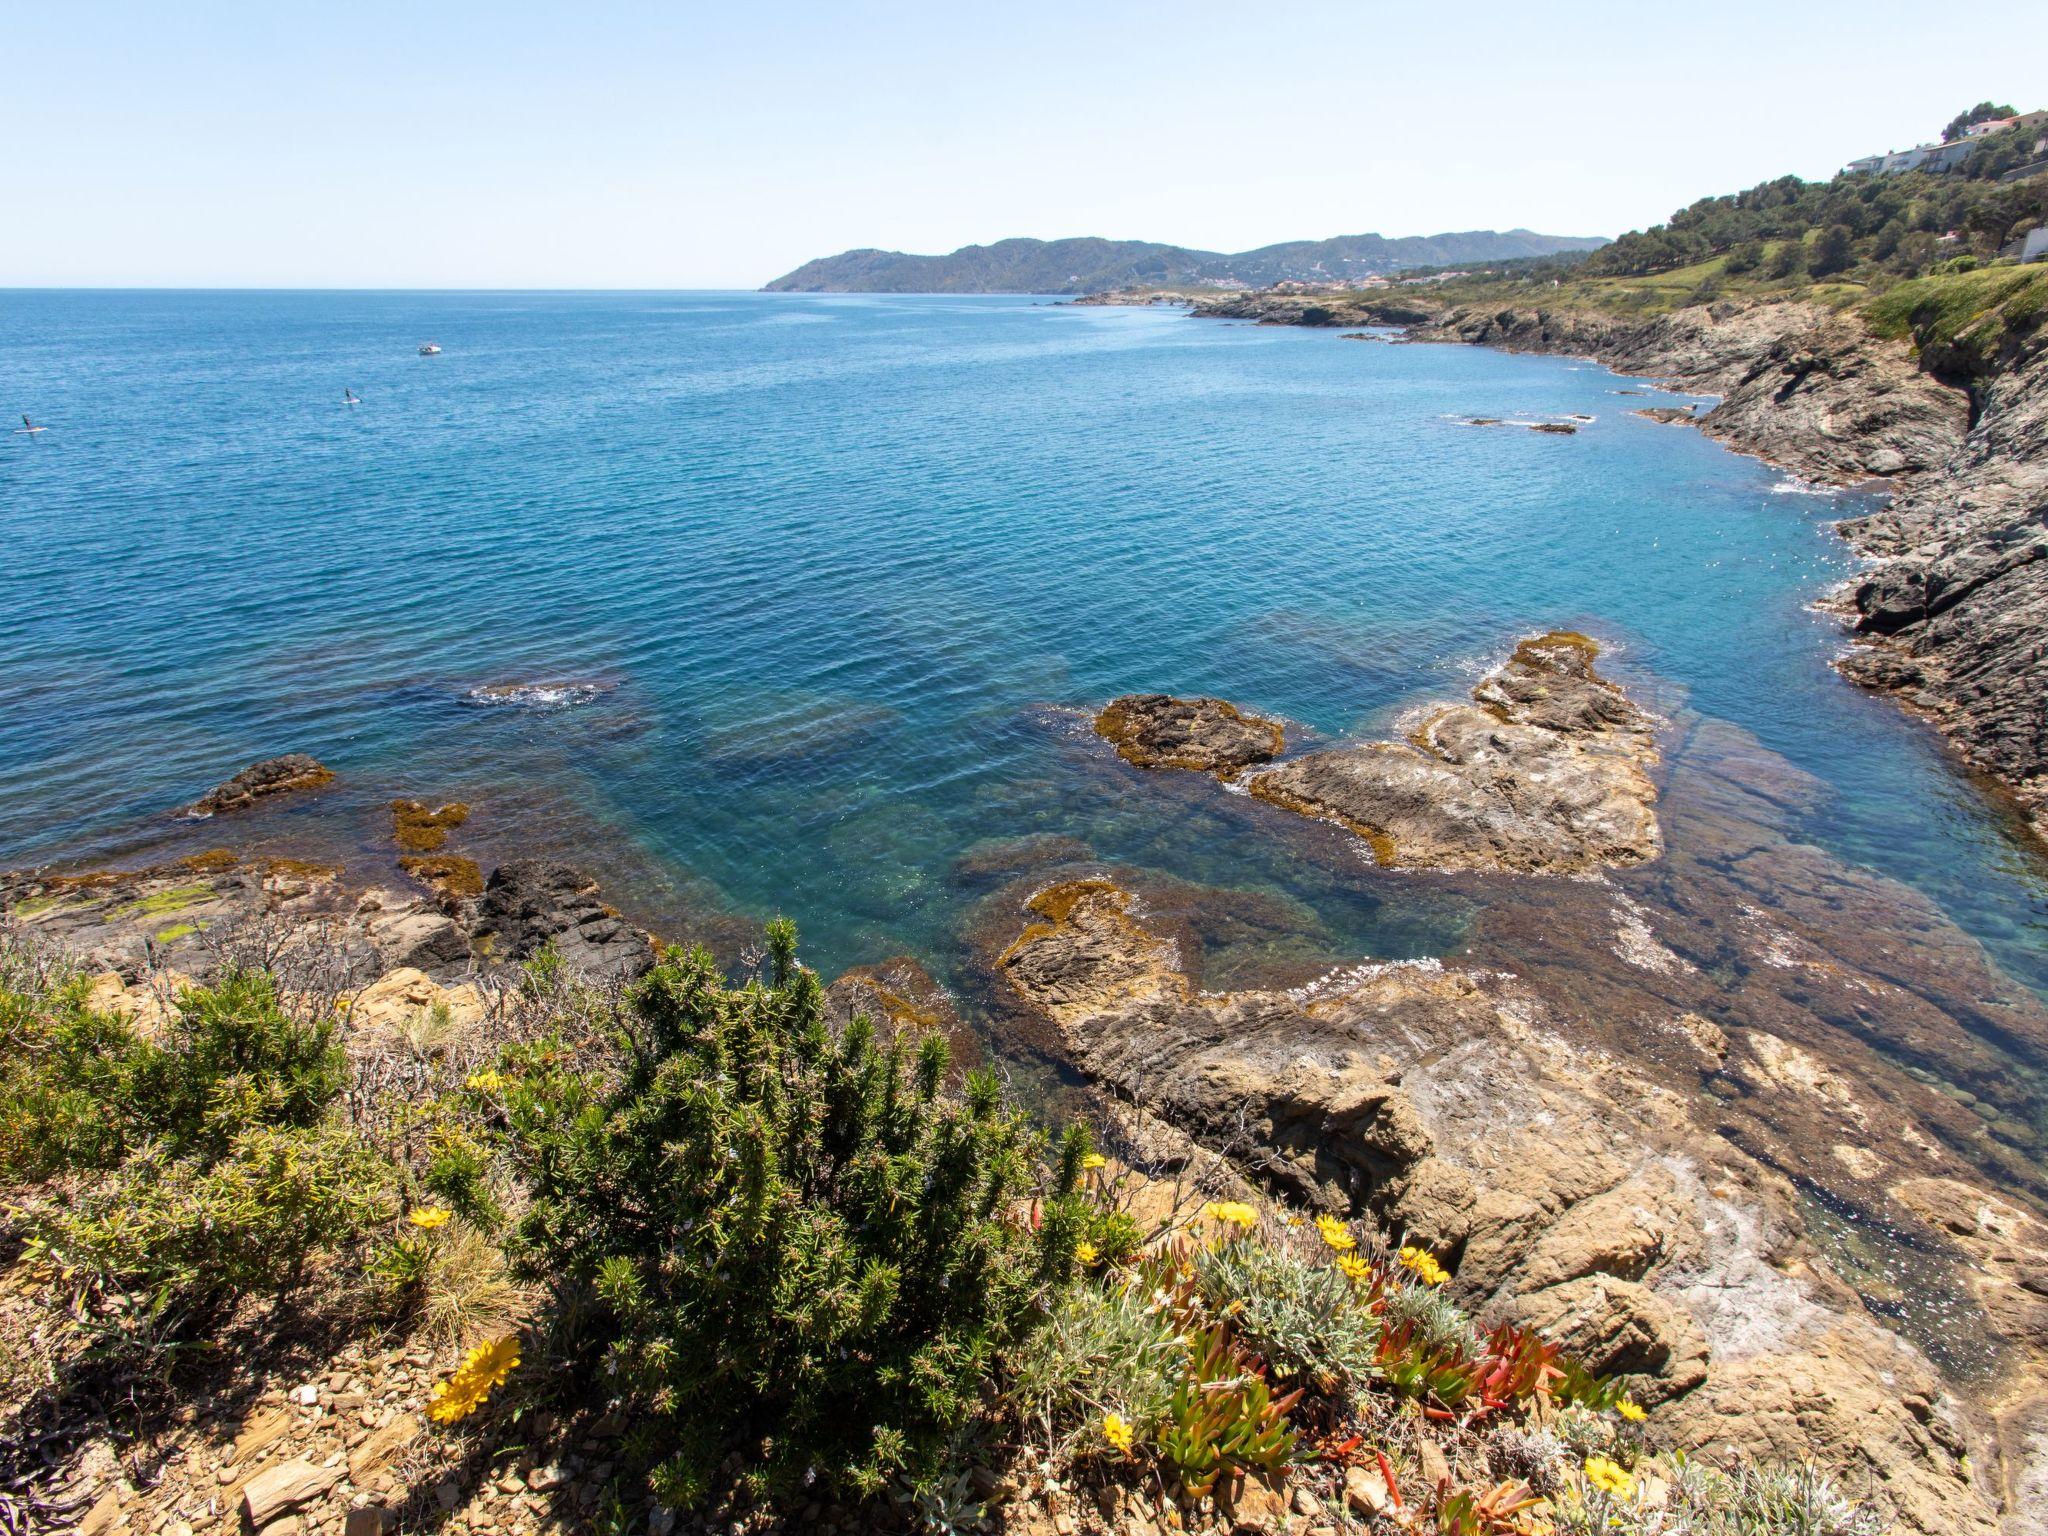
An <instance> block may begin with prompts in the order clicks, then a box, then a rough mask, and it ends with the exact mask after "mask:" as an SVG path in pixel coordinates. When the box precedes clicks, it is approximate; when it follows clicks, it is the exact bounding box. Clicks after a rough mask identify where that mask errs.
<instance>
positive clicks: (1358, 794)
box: [1248, 633, 1661, 874]
mask: <svg viewBox="0 0 2048 1536" xmlns="http://www.w3.org/2000/svg"><path fill="white" fill-rule="evenodd" d="M1598 652H1599V647H1598V646H1597V645H1596V644H1595V643H1594V642H1593V641H1591V640H1589V639H1587V638H1586V637H1585V636H1583V635H1574V634H1565V633H1552V634H1547V635H1541V636H1538V637H1537V638H1535V639H1533V640H1526V641H1524V642H1523V643H1522V644H1521V645H1519V646H1518V647H1516V649H1515V653H1514V655H1513V657H1512V658H1510V659H1509V661H1508V662H1507V663H1506V664H1505V665H1503V666H1502V667H1500V668H1499V669H1498V670H1496V671H1495V672H1494V673H1493V674H1492V675H1490V676H1489V677H1487V678H1486V679H1485V680H1484V681H1483V682H1481V683H1480V685H1479V686H1478V687H1477V688H1476V689H1474V690H1473V694H1472V698H1473V702H1472V703H1471V704H1454V705H1448V706H1446V707H1444V708H1441V709H1438V710H1436V711H1435V712H1434V713H1433V714H1431V715H1430V716H1429V717H1428V718H1427V719H1426V720H1425V721H1423V723H1422V724H1421V725H1419V726H1418V727H1417V728H1416V730H1415V731H1414V732H1413V734H1412V735H1411V736H1410V738H1409V739H1408V740H1407V741H1404V742H1375V743H1372V744H1371V745H1368V746H1363V747H1346V748H1338V749H1335V750H1332V751H1327V752H1312V753H1310V754H1308V755H1307V756H1305V757H1298V758H1296V759H1294V761H1292V762H1290V763H1286V764H1283V765H1282V766H1280V767H1278V768H1275V769H1271V770H1269V771H1267V772H1265V773H1261V774H1258V775H1256V776H1254V777H1253V778H1252V779H1251V780H1250V781H1249V785H1248V787H1249V788H1250V790H1251V792H1252V793H1253V794H1254V795H1256V796H1258V797H1259V798H1260V799H1262V800H1269V801H1271V802H1273V803H1274V804H1276V805H1280V806H1284V807H1285V808H1287V809H1288V810H1293V811H1299V812H1301V813H1302V814H1304V815H1309V816H1317V817H1322V818H1325V819H1328V820H1332V821H1336V822H1338V823H1340V824H1341V825H1343V826H1346V827H1348V828H1350V829H1351V830H1352V831H1354V832H1356V833H1358V835H1359V836H1361V837H1363V838H1365V839H1366V841H1367V842H1368V843H1369V844H1370V845H1371V846H1372V850H1373V855H1374V857H1375V858H1376V859H1377V860H1378V861H1379V862H1380V863H1382V864H1386V865H1392V866H1412V867H1421V868H1433V869H1488V870H1511V871H1516V872H1521V873H1531V874H1576V873H1582V872H1584V871H1586V870H1589V869H1594V868H1598V867H1600V866H1603V865H1604V866H1627V865H1631V864H1639V863H1641V862H1643V861H1644V860H1646V859H1651V858H1655V857H1656V855H1657V853H1658V851H1659V850H1660V848H1661V839H1660V836H1659V832H1658V826H1657V816H1656V810H1655V805H1656V798H1657V792H1656V787H1655V785H1653V784H1652V783H1651V781H1650V777H1649V774H1648V773H1647V772H1646V765H1648V764H1650V763H1652V762H1654V761H1655V760H1656V757H1657V747H1656V738H1655V735H1654V722H1653V721H1652V720H1651V718H1650V716H1648V715H1647V714H1645V713H1644V712H1643V711H1642V710H1640V709H1638V708H1637V707H1636V706H1635V705H1634V704H1632V703H1631V702H1630V701H1629V699H1628V697H1627V696H1626V695H1625V694H1624V693H1623V692H1622V691H1621V690H1620V689H1619V688H1617V687H1615V686H1614V684H1612V683H1610V682H1608V681H1607V680H1606V679H1605V678H1603V677H1601V676H1600V675H1599V674H1598V673H1597V672H1596V671H1594V669H1593V659H1594V657H1595V656H1596V655H1597V654H1598Z"/></svg>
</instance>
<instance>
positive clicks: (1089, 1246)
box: [1074, 1243, 1100, 1264]
mask: <svg viewBox="0 0 2048 1536" xmlns="http://www.w3.org/2000/svg"><path fill="white" fill-rule="evenodd" d="M1099 1257H1100V1255H1099V1254H1097V1253H1096V1251H1095V1245H1094V1244H1093V1243H1076V1244H1074V1262H1075V1263H1076V1264H1093V1263H1094V1262H1095V1261H1096V1259H1097V1258H1099Z"/></svg>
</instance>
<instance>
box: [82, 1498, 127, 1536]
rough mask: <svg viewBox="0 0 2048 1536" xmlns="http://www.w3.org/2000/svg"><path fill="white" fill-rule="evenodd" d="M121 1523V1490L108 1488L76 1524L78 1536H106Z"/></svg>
mask: <svg viewBox="0 0 2048 1536" xmlns="http://www.w3.org/2000/svg"><path fill="white" fill-rule="evenodd" d="M120 1523H121V1490H120V1489H119V1488H109V1489H108V1490H107V1491H106V1492H105V1493H103V1494H101V1495H100V1496H99V1497H98V1498H97V1499H94V1500H93V1501H92V1507H91V1508H90V1509H88V1510H86V1512H85V1514H84V1515H83V1516H81V1517H80V1519H79V1522H78V1536H108V1532H110V1531H112V1530H113V1529H114V1527H115V1526H117V1525H119V1524H120Z"/></svg>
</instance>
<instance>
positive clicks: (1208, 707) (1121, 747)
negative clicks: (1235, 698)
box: [1095, 693, 1287, 779]
mask: <svg viewBox="0 0 2048 1536" xmlns="http://www.w3.org/2000/svg"><path fill="white" fill-rule="evenodd" d="M1095 732H1096V734H1097V735H1098V736H1102V737H1104V738H1106V739H1107V740H1109V741H1112V742H1114V743H1115V744H1116V750H1117V755H1118V756H1119V757H1121V758H1123V759H1124V761H1125V762H1128V763H1135V764H1137V765H1138V766H1139V767H1140V768H1189V769H1193V770H1194V771H1195V772H1197V773H1213V774H1215V775H1216V776H1217V777H1218V778H1224V779H1230V778H1235V777H1236V776H1237V775H1238V774H1240V773H1242V772H1243V771H1244V770H1245V769H1246V768H1249V767H1251V766H1252V764H1254V763H1269V762H1271V761H1272V760H1273V759H1274V758H1276V757H1278V756H1279V755H1280V753H1281V750H1282V749H1283V748H1284V747H1285V746H1286V744H1287V741H1286V733H1285V732H1284V731H1283V730H1282V729H1281V727H1280V725H1279V723H1278V722H1276V721H1272V720H1262V719H1260V718H1259V717H1258V716H1256V715H1247V714H1245V713H1244V712H1243V711H1242V710H1240V709H1239V708H1238V707H1237V706H1236V705H1235V704H1232V703H1229V702H1228V701H1226V700H1223V699H1208V698H1201V699H1177V698H1174V697H1173V696H1172V695H1170V694H1164V693H1130V694H1125V695H1124V696H1123V697H1122V698H1120V699H1112V700H1110V702H1109V704H1108V705H1107V707H1105V708H1104V709H1103V711H1102V713H1101V714H1099V715H1097V716H1096V717H1095Z"/></svg>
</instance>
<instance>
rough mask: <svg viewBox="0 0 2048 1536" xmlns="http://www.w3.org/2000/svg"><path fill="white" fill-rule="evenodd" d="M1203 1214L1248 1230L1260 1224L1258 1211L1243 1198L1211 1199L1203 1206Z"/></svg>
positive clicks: (1212, 1219) (1214, 1219)
mask: <svg viewBox="0 0 2048 1536" xmlns="http://www.w3.org/2000/svg"><path fill="white" fill-rule="evenodd" d="M1202 1214H1203V1215H1204V1216H1206V1217H1208V1218H1209V1219H1210V1220H1211V1221H1221V1222H1225V1223H1228V1224H1229V1225H1231V1226H1235V1227H1239V1228H1241V1229H1243V1230H1244V1231H1246V1232H1249V1231H1251V1229H1252V1228H1253V1227H1256V1226H1257V1225H1258V1224H1259V1213H1258V1211H1257V1210H1256V1209H1254V1208H1253V1207H1252V1206H1249V1205H1246V1204H1245V1203H1244V1202H1243V1201H1242V1200H1211V1201H1210V1202H1209V1203H1208V1204H1207V1205H1205V1206H1203V1207H1202Z"/></svg>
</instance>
